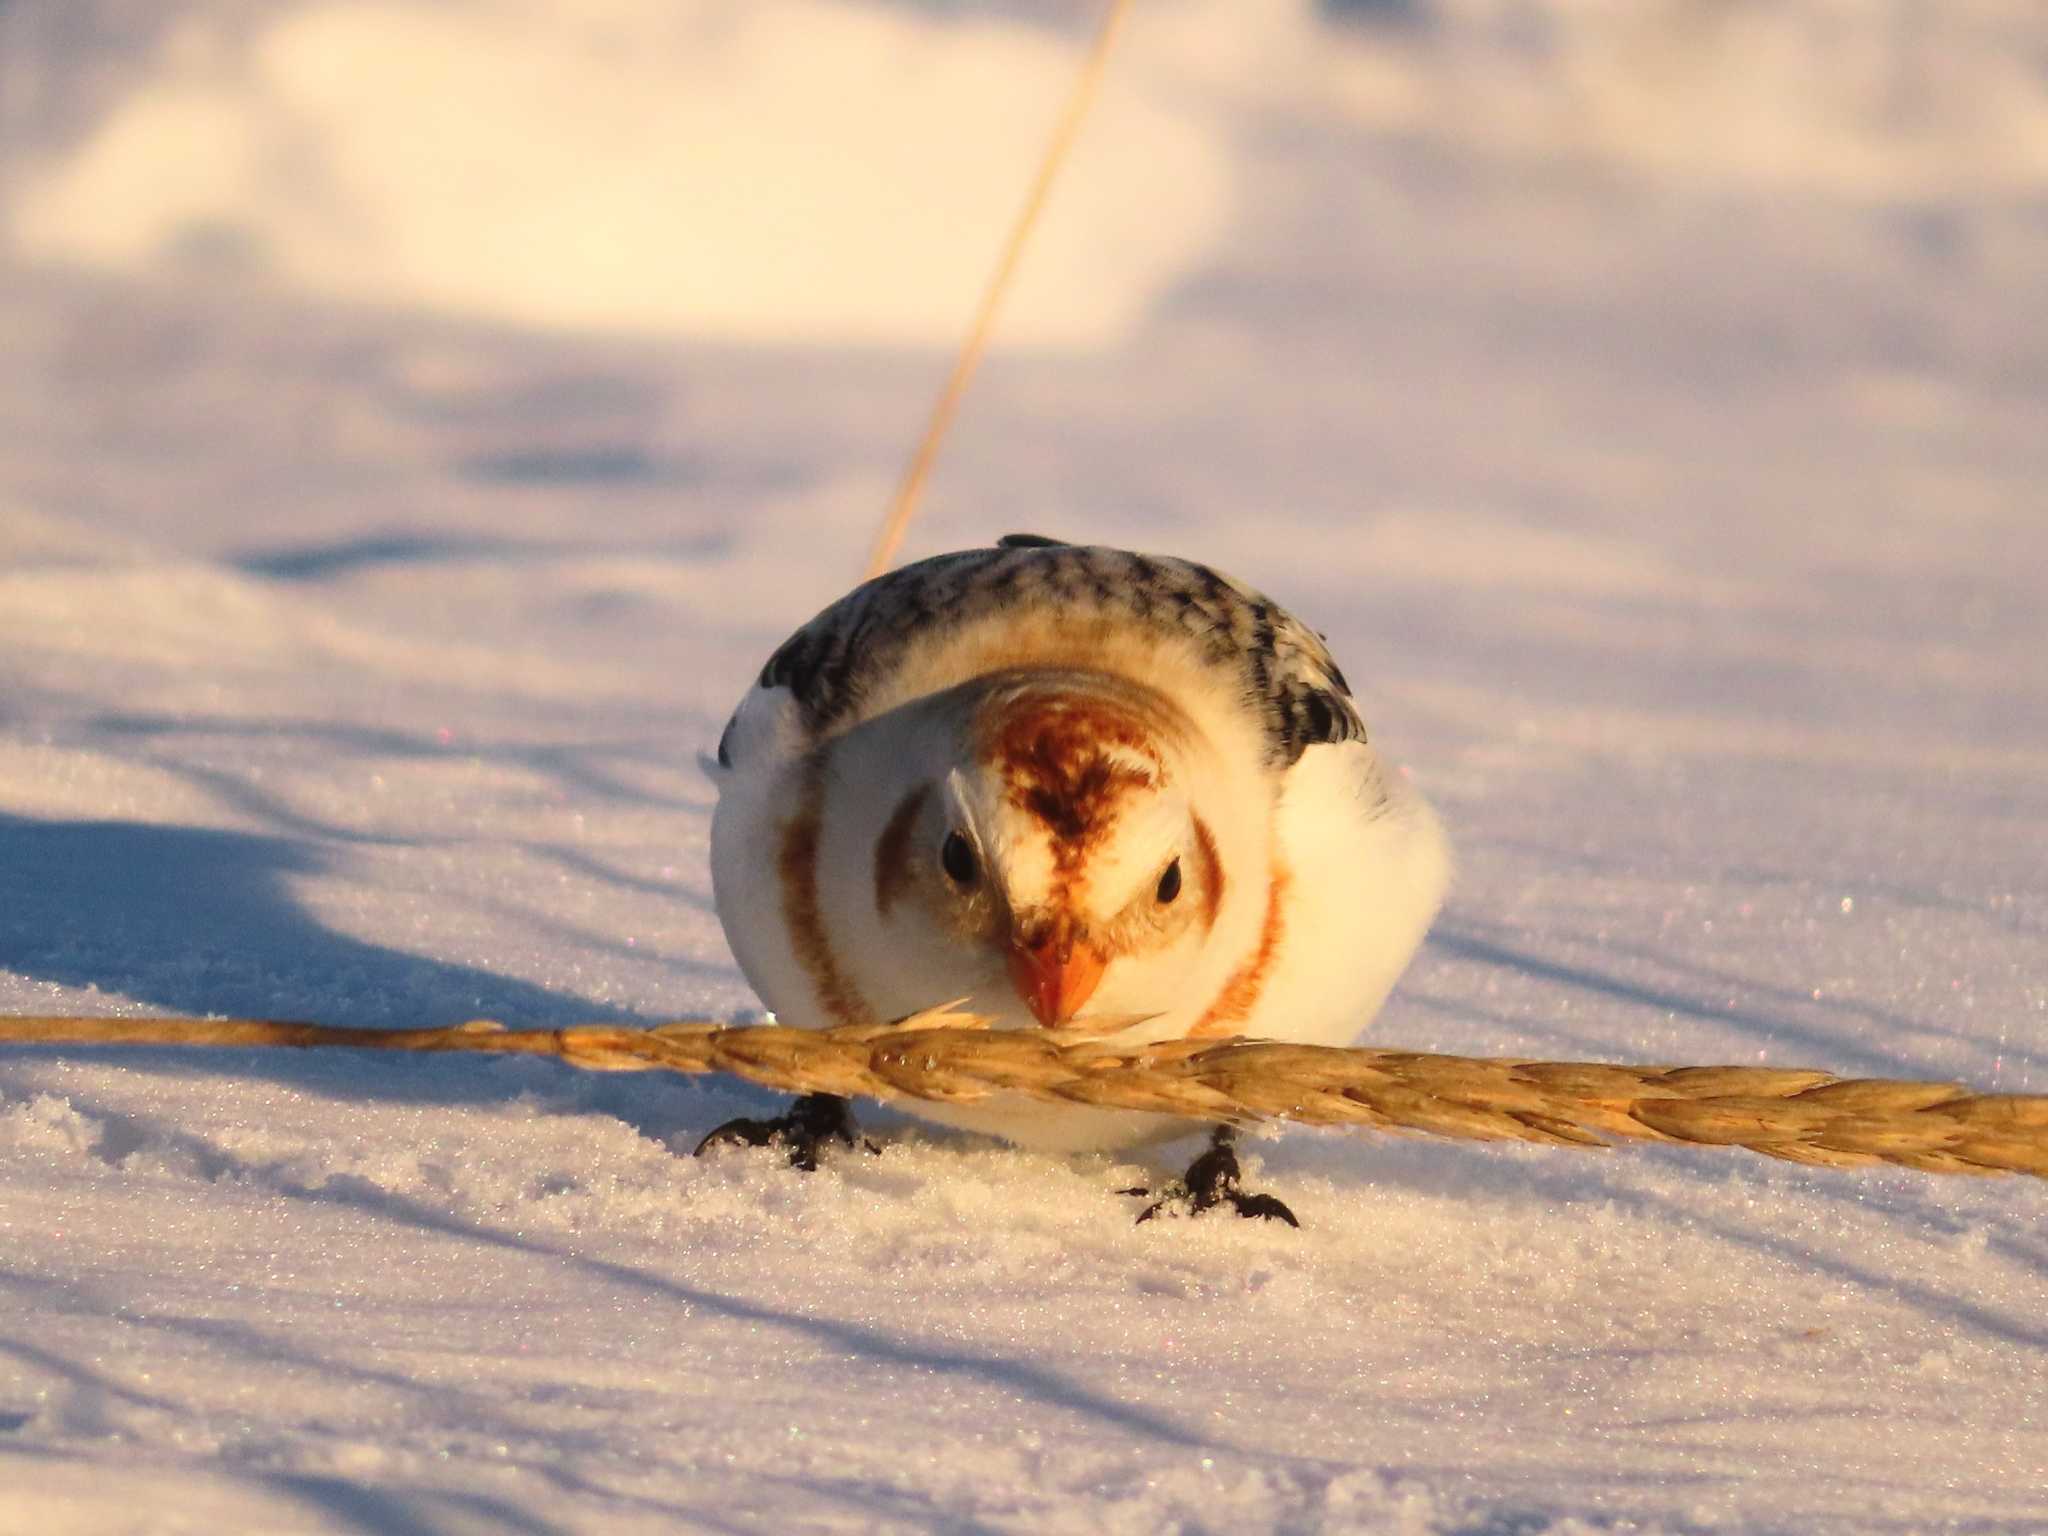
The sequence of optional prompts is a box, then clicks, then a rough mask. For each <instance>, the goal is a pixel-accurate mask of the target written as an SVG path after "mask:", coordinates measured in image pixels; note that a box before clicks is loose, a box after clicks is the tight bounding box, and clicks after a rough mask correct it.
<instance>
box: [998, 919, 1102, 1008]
mask: <svg viewBox="0 0 2048 1536" xmlns="http://www.w3.org/2000/svg"><path fill="white" fill-rule="evenodd" d="M1108 964H1109V961H1108V960H1107V959H1105V958H1104V956H1103V954H1102V952H1101V951H1100V950H1098V949H1095V948H1094V947H1092V946H1091V945H1087V944H1076V943H1075V942H1074V941H1073V940H1072V939H1071V938H1067V937H1064V936H1061V935H1054V936H1053V937H1050V938H1045V939H1041V940H1040V941H1039V942H1038V943H1036V944H1023V943H1019V944H1015V945H1013V946H1012V947H1011V949H1010V985H1011V986H1013V987H1015V988H1016V989H1017V995H1018V996H1019V997H1021V998H1023V999H1024V1004H1025V1006H1026V1007H1028V1008H1029V1009H1030V1010H1031V1013H1032V1016H1033V1017H1034V1018H1036V1019H1037V1020H1038V1022H1039V1023H1041V1024H1043V1025H1044V1026H1045V1027H1046V1028H1047V1029H1051V1028H1052V1027H1053V1026H1054V1025H1056V1024H1064V1023H1066V1022H1067V1020H1069V1019H1071V1018H1072V1017H1073V1016H1074V1015H1075V1014H1076V1013H1078V1012H1079V1011H1080V1008H1081V1005H1082V1004H1083V1003H1085V1002H1087V1001H1088V999H1089V997H1090V996H1091V995H1092V994H1093V993H1094V991H1095V988H1096V985H1097V984H1098V983H1099V982H1100V981H1101V980H1102V972H1103V968H1104V967H1105V966H1107V965H1108Z"/></svg>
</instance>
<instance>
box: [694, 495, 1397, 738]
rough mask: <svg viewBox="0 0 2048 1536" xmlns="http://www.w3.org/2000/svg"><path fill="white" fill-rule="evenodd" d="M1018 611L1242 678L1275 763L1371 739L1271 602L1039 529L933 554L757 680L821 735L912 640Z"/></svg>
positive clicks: (821, 627) (1308, 642)
mask: <svg viewBox="0 0 2048 1536" xmlns="http://www.w3.org/2000/svg"><path fill="white" fill-rule="evenodd" d="M1013 609H1015V610H1018V611H1020V612H1021V611H1026V610H1028V611H1031V612H1033V613H1039V614H1043V613H1048V612H1049V613H1054V614H1060V615H1071V616H1072V617H1073V618H1074V619H1076V620H1077V621H1081V620H1094V619H1101V618H1111V619H1114V620H1117V621H1120V622H1122V623H1125V624H1128V625H1131V626H1133V627H1135V628H1136V629H1137V630H1139V631H1140V632H1143V631H1144V630H1147V629H1150V630H1153V631H1156V632H1157V634H1158V635H1159V637H1160V638H1161V640H1162V641H1165V640H1169V639H1177V640H1180V641H1182V642H1185V641H1187V640H1190V639H1192V640H1193V641H1194V642H1195V643H1196V646H1197V648H1198V652H1199V654H1200V656H1201V658H1202V660H1203V662H1204V663H1205V664H1206V665H1209V666H1213V667H1215V668H1218V669H1220V670H1223V671H1226V672H1227V673H1231V674H1234V676H1235V680H1236V683H1237V687H1238V692H1239V693H1240V695H1241V697H1242V698H1243V700H1244V702H1245V704H1246V705H1247V707H1249V708H1251V709H1253V710H1255V711H1256V712H1257V713H1258V716H1259V718H1260V721H1261V723H1262V725H1263V728H1264V737H1265V740H1266V743H1267V756H1268V758H1269V759H1270V760H1271V761H1273V762H1274V763H1276V764H1278V765H1281V766H1285V765H1289V764H1292V763H1293V762H1295V761H1296V760H1297V759H1299V758H1300V756H1301V754H1302V753H1303V752H1305V751H1306V750H1307V749H1308V748H1309V747H1311V746H1314V745H1315V744H1317V743H1318V742H1335V741H1363V740H1365V722H1364V721H1363V720H1362V719H1360V717H1359V714H1358V710H1357V707H1356V706H1355V705H1354V704H1353V702H1352V699H1351V689H1350V687H1349V685H1348V684H1347V683H1346V682H1345V680H1344V674H1343V673H1342V672H1341V671H1340V670H1338V667H1337V663H1336V662H1335V661H1334V660H1333V659H1332V658H1331V656H1330V652H1329V649H1328V647H1326V646H1325V645H1324V644H1323V642H1322V640H1321V638H1320V637H1319V636H1318V635H1317V634H1316V633H1315V632H1314V631H1313V630H1311V629H1309V628H1308V627H1307V626H1306V625H1304V624H1302V623H1301V622H1300V621H1299V620H1297V619H1295V618H1294V617H1293V616H1292V615H1291V614H1289V613H1288V612H1286V610H1284V609H1282V608H1281V607H1280V606H1279V605H1278V604H1276V603H1274V602H1272V601H1271V600H1270V599H1268V598H1266V597H1264V596H1262V595H1261V594H1259V593H1257V592H1254V591H1252V590H1251V589H1250V588H1248V587H1245V586H1241V585H1239V584H1238V583H1237V582H1234V581H1232V580H1230V579H1229V578H1228V577H1226V576H1222V575H1220V574H1218V573H1217V572H1215V571H1212V570H1210V569H1209V568H1208V567H1207V566H1205V565H1197V564H1195V563H1194V562H1193V561H1190V560H1178V559H1174V558H1172V557H1170V556H1165V555H1139V554H1131V553H1128V552H1126V551H1124V550H1117V549H1103V548H1097V547H1093V546H1086V545H1078V544H1063V543H1060V542H1058V541H1056V540H1052V539H1045V538H1040V537H1038V536H1036V535H1032V534H1012V535H1011V536H1009V537H1008V538H1005V539H1003V540H1002V541H1001V542H1000V543H998V544H997V545H996V546H995V547H994V548H992V549H972V550H963V551H960V552H958V553H955V554H948V555H936V556H933V557H932V558H931V559H929V560H920V561H918V562H917V563H916V564H914V565H907V566H904V567H903V568H902V569H900V570H895V571H890V572H888V573H886V574H885V575H882V576H878V577H876V578H875V579H874V580H872V581H869V582H866V583H864V584H863V585H861V586H859V587H856V588H855V589H854V590H853V591H851V592H849V593H847V595H846V596H844V597H842V598H840V599H839V601H837V602H835V603H833V604H832V605H831V606H830V607H829V608H827V609H825V610H824V611H823V612H822V613H820V614H819V615H818V616H817V617H816V618H814V619H812V620H811V621H810V622H809V623H808V624H806V625H804V626H803V628H801V629H799V630H798V631H797V632H796V633H795V634H793V635H791V636H790V637H789V639H788V640H786V641H784V642H783V644H782V645H781V646H780V647H779V648H778V649H777V650H776V652H775V654H774V655H773V656H771V657H770V658H769V659H768V664H767V666H766V667H764V668H763V669H762V672H761V677H760V685H761V687H763V688H765V689H778V688H787V689H788V690H790V693H791V695H792V696H793V698H794V700H795V702H796V705H797V708H798V710H799V712H800V715H801V718H802V720H803V723H804V726H805V728H806V730H807V732H808V733H809V734H810V735H811V736H812V737H813V738H814V739H821V738H823V737H825V736H827V735H830V734H831V733H833V732H834V731H835V730H837V729H839V728H841V727H843V726H845V725H848V724H851V723H852V722H854V721H856V720H858V719H859V718H860V717H861V713H862V705H863V702H864V700H865V699H866V698H867V696H868V695H869V694H870V693H871V692H872V691H874V690H875V689H876V688H877V685H878V683H879V682H881V681H882V680H883V679H886V678H887V677H888V676H889V675H890V674H891V672H892V670H893V669H894V668H895V667H897V666H898V665H899V664H900V663H901V662H902V660H903V658H904V656H905V653H906V652H907V651H908V650H909V648H910V646H911V645H912V643H913V641H920V642H921V641H928V640H932V639H937V638H943V637H944V636H945V635H946V634H947V633H948V632H952V631H963V632H964V631H965V630H966V629H967V628H968V627H969V626H972V625H977V624H981V623H985V622H987V621H990V620H995V619H999V618H1000V617H1001V616H1002V615H1003V614H1004V613H1005V612H1007V611H1010V610H1013ZM720 757H721V761H724V760H725V749H724V744H723V743H721V747H720Z"/></svg>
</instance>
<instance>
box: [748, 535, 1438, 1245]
mask: <svg viewBox="0 0 2048 1536" xmlns="http://www.w3.org/2000/svg"><path fill="white" fill-rule="evenodd" d="M713 773H714V776H715V778H716V780H717V784H718V809H717V812H716V814H715V816H714V818H713V821H712V834H711V836H712V854H711V871H712V884H713V889H714V892H715V894H716V897H717V903H718V915H719V918H720V920H721V921H722V922H723V923H724V925H725V932H726V937H727V939H728V940H729V942H730V943H731V945H732V950H733V953H734V954H735V955H736V956H737V957H738V959H739V962H740V966H741V968H742V969H743V970H744V971H745V972H746V975H747V979H748V980H749V981H751V982H752V983H753V985H754V987H755V989H756V990H757V991H758V992H759V993H760V995H761V997H762V999H763V1001H764V1002H766V1003H767V1005H768V1006H769V1007H770V1008H771V1009H773V1010H774V1011H775V1013H776V1014H777V1016H778V1017H780V1018H782V1019H784V1020H785V1021H788V1022H793V1023H800V1024H819V1025H825V1024H841V1023H848V1024H852V1023H860V1024H867V1023H875V1022H879V1021H884V1020H889V1019H894V1018H900V1017H903V1016H905V1015H908V1014H911V1013H915V1012H918V1011H920V1010H922V1009H926V1008H930V1007H933V1006H935V1005H938V1004H942V1003H947V1002H951V1001H953V1000H955V999H959V998H966V999H968V1002H967V1004H966V1006H967V1007H968V1008H969V1009H971V1010H972V1011H974V1012H977V1013H981V1014H985V1015H989V1016H992V1017H993V1019H994V1020H995V1023H996V1027H999V1028H1001V1027H1008V1028H1020V1029H1036V1028H1038V1027H1040V1026H1054V1025H1068V1026H1085V1025H1088V1024H1090V1023H1091V1022H1100V1023H1102V1024H1103V1025H1104V1026H1105V1027H1107V1026H1109V1025H1113V1024H1115V1023H1116V1022H1117V1021H1125V1020H1136V1021H1138V1022H1136V1023H1135V1024H1132V1025H1130V1026H1129V1027H1128V1028H1127V1029H1125V1030H1123V1031H1122V1032H1120V1033H1119V1035H1118V1038H1119V1039H1128V1040H1132V1041H1147V1042H1149V1041H1153V1040H1163V1039H1171V1038H1179V1037H1184V1036H1193V1037H1208V1036H1213V1037H1216V1038H1222V1037H1226V1036H1232V1035H1252V1036H1259V1037H1263V1038H1268V1039H1279V1040H1300V1041H1313V1042H1319V1043H1326V1044H1335V1043H1341V1042H1346V1041H1349V1040H1350V1039H1351V1038H1353V1036H1354V1035H1355V1034H1356V1033H1357V1032H1358V1030H1359V1029H1360V1028H1361V1027H1362V1026H1363V1025H1364V1024H1365V1023H1366V1022H1367V1021H1368V1020H1369V1019H1370V1018H1371V1017H1372V1015H1373V1014H1374V1013H1375V1012H1376V1011H1377V1010H1378V1008H1379V1006H1380V1004H1381V1002H1382V1001H1383V1000H1384V999H1385V997H1386V995H1387V992H1388V990H1389V989H1390V988H1391V987H1392V986H1393V984H1394V980H1395V978H1396V977H1397V976H1398V975H1399V974H1400V972H1401V970H1402V969H1403V967H1405V966H1406V965H1407V963H1408V959H1409V957H1410V956H1411V955H1412V954H1413V953H1414V951H1415V948H1416V946H1417V944H1418V943H1420V941H1421V939H1422V936H1423V933H1424V930H1425V929H1427V927H1428V926H1429V923H1430V920H1431V919H1432V918H1433V917H1434V916H1435V914H1436V910H1437V905H1438V903H1439V901H1440V900H1441V899H1442V896H1443V891H1444V887H1445V884H1446V881H1447V878H1448V873H1449V860H1448V856H1447V853H1446V849H1445V844H1444V838H1443V834H1442V832H1441V830H1440V829H1439V827H1438V824H1437V821H1436V818H1435V816H1434V815H1433V814H1432V812H1431V811H1430V809H1429V807H1428V806H1427V805H1426V804H1425V803H1424V802H1423V800H1422V798H1421V796H1420V795H1418V794H1417V793H1416V792H1415V791H1414V790H1413V789H1412V788H1411V787H1410V786H1409V785H1408V783H1407V782H1406V781H1405V780H1404V779H1403V778H1402V777H1401V776H1400V775H1399V774H1398V773H1396V772H1393V771H1391V770H1389V768H1388V767H1387V766H1386V764H1384V763H1383V762H1382V761H1381V760H1380V758H1379V756H1378V755H1377V754H1376V753H1375V752H1374V750H1373V748H1372V747H1371V746H1369V745H1368V744H1367V741H1366V731H1365V725H1364V723H1363V722H1362V721H1361V719H1360V718H1359V714H1358V710H1357V708H1356V706H1355V705H1354V704H1353V702H1352V698H1351V690H1350V688H1349V686H1348V685H1347V684H1346V682H1345V680H1344V674H1343V673H1342V672H1341V671H1339V670H1338V668H1337V664H1336V662H1335V661H1333V660H1332V659H1331V656H1330V653H1329V651H1328V649H1327V648H1326V647H1325V646H1324V644H1323V642H1322V641H1321V640H1320V639H1319V638H1318V637H1317V635H1316V634H1315V633H1314V632H1313V631H1312V630H1310V629H1308V628H1307V627H1305V626H1304V625H1302V624H1301V623H1299V622H1298V621H1297V620H1295V619H1294V618H1292V617H1290V616H1289V615H1288V614H1287V613H1285V612H1284V611H1283V610H1281V609H1280V608H1279V607H1278V606H1277V605H1275V604H1274V603H1272V602H1271V601H1269V600H1268V599H1266V598H1264V597H1262V596H1260V595H1259V594H1258V593H1256V592H1254V591H1252V590H1250V589H1249V588H1247V587H1244V586H1241V585H1239V584H1238V583H1236V582H1234V581H1232V580H1230V579H1229V578H1227V577H1224V576H1221V575H1219V574H1217V573H1216V572H1214V571H1212V570H1209V569H1208V568H1206V567H1204V566H1200V565H1196V564H1194V563H1192V562H1190V561H1186V560H1177V559H1171V558H1167V557H1164V556H1157V555H1137V554H1128V553H1125V552H1124V551H1121V550H1114V549H1098V548H1085V547H1081V546H1076V545H1071V544H1062V543H1058V542H1056V541H1053V540H1050V539H1041V538H1036V537H1030V536H1023V535H1015V536H1012V537H1010V538H1006V539H1004V540H1002V541H1001V542H1000V543H999V544H997V545H996V546H995V547H994V548H992V549H977V550H969V551H964V552H961V553H957V554H949V555H940V556H937V557H935V558H933V559H929V560H924V561H921V562H919V563H917V564H915V565H910V566H906V567H904V568H903V569H901V570H897V571H893V572H890V573H889V574H887V575H884V576H880V577H877V578H876V579H875V580H873V581H870V582H867V583H866V584H864V585H863V586H860V587H858V588H856V589H855V590H854V591H852V592H850V593H848V594H847V595H846V596H845V597H843V598H841V599H840V600H839V601H838V602H836V603H834V604H832V605H831V606H830V607H829V608H827V609H825V611H824V612H822V613H820V614H819V615H818V616H817V617H816V618H814V619H812V620H811V621H810V622H809V623H808V624H806V625H804V626H803V628H801V629H799V630H798V631H797V632H796V633H795V634H794V635H792V636H791V637H790V638H789V639H788V640H787V641H786V642H785V643H784V644H783V645H782V647H781V648H780V649H779V650H777V651H776V652H775V654H774V655H773V656H772V657H770V658H769V661H768V664H767V666H766V667H765V668H764V669H763V670H762V672H761V675H760V679H759V681H758V682H757V684H756V685H755V687H754V688H753V689H752V690H751V691H750V692H749V693H748V694H747V696H746V697H745V699H743V700H742V701H741V703H740V706H739V708H738V710H737V711H736V712H735V713H734V715H733V717H732V720H731V722H730V723H729V724H728V725H727V726H726V728H725V732H724V735H723V736H722V737H721V739H720V741H719V744H718V758H717V764H716V766H715V768H714V769H713ZM908 1107H909V1108H910V1109H911V1110H912V1111H913V1112H914V1113H916V1114H918V1115H920V1116H923V1117H925V1118H928V1119H932V1120H937V1121H941V1122H944V1123H947V1124H951V1125H958V1126H965V1127H968V1128H971V1129H975V1130H981V1131H987V1132H991V1133H993V1134H995V1135H998V1136H1001V1137H1004V1138H1005V1139H1007V1140H1010V1141H1012V1142H1015V1143H1018V1144H1020V1145H1025V1146H1032V1147H1041V1148H1046V1149H1050V1150H1064V1151H1080V1150H1091V1149H1112V1148H1122V1147H1130V1146H1136V1145H1140V1144H1143V1143H1146V1142H1150V1141H1159V1140H1165V1139H1168V1138H1170V1137H1173V1136H1177V1135H1183V1134H1186V1133H1188V1132H1189V1131H1191V1130H1194V1129H1197V1128H1198V1127H1196V1126H1194V1125H1193V1124H1191V1123H1190V1122H1187V1121H1181V1120H1174V1119H1164V1118H1162V1117H1159V1116H1154V1115H1148V1114H1143V1113H1139V1112H1134V1111H1113V1110H1100V1109H1093V1108H1089V1107H1086V1106H1078V1105H1057V1104H1047V1103H1044V1102H1040V1101H1036V1100H1024V1099H1021V1098H1015V1097H1010V1098H999V1099H996V1100H991V1101H987V1102H983V1103H978V1104H974V1105H965V1106H950V1105H948V1106H942V1105H935V1104H924V1103H916V1104H911V1105H909V1106H908ZM818 1108H819V1106H818V1105H817V1104H815V1103H810V1104H808V1105H807V1113H808V1114H809V1115H810V1119H809V1120H808V1121H806V1122H805V1124H804V1125H802V1126H798V1125H797V1124H795V1123H794V1122H790V1121H784V1122H744V1123H742V1122H735V1126H734V1127H727V1128H723V1129H722V1131H721V1132H720V1133H715V1139H719V1140H748V1141H754V1142H761V1141H765V1140H766V1139H768V1138H769V1137H770V1136H771V1135H777V1136H782V1137H784V1138H785V1139H796V1140H798V1141H800V1142H803V1141H805V1138H808V1142H807V1144H804V1145H800V1146H799V1151H798V1160H799V1161H807V1160H808V1159H809V1158H810V1157H812V1156H813V1155H814V1153H815V1145H816V1142H817V1140H818V1138H819V1137H820V1136H821V1135H834V1134H836V1135H839V1136H841V1137H842V1138H843V1139H850V1136H849V1133H848V1131H847V1129H846V1127H845V1125H844V1122H843V1121H835V1122H833V1123H831V1124H825V1123H824V1122H821V1121H819V1119H818V1117H817V1111H818ZM827 1118H828V1119H830V1117H827ZM1200 1162H1201V1160H1200V1159H1198V1160H1197V1163H1198V1165H1199V1164H1200ZM1229 1171H1230V1172H1231V1173H1233V1174H1234V1167H1233V1168H1232V1169H1231V1170H1229ZM1223 1193H1224V1195H1225V1197H1229V1198H1233V1199H1234V1198H1235V1197H1234V1196H1230V1194H1229V1191H1228V1190H1225V1191H1224V1192H1223ZM1259 1214H1271V1213H1269V1212H1260V1213H1259Z"/></svg>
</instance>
